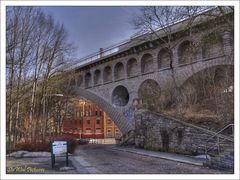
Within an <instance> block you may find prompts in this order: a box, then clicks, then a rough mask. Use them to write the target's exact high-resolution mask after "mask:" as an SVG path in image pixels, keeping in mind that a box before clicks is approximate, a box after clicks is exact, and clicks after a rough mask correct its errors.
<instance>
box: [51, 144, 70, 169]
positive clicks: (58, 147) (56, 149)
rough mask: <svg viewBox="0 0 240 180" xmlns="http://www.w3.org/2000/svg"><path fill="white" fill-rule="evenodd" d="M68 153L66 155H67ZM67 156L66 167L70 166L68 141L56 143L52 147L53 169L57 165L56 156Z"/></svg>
mask: <svg viewBox="0 0 240 180" xmlns="http://www.w3.org/2000/svg"><path fill="white" fill-rule="evenodd" d="M65 153H66V154H65ZM61 154H65V155H66V166H68V143H67V141H54V142H52V145H51V162H52V163H51V164H52V168H54V165H55V156H56V155H61Z"/></svg>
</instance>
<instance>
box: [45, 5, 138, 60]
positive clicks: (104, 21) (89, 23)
mask: <svg viewBox="0 0 240 180" xmlns="http://www.w3.org/2000/svg"><path fill="white" fill-rule="evenodd" d="M43 9H44V10H45V11H46V12H47V13H49V14H51V15H52V16H53V17H54V18H55V19H56V20H57V21H58V22H60V23H62V24H64V26H65V28H66V29H67V31H68V34H69V39H70V41H72V42H73V43H74V44H75V46H76V47H77V56H78V58H80V57H84V56H87V55H89V54H91V53H94V52H97V51H99V48H105V47H108V46H111V45H113V44H116V43H119V42H121V41H123V40H125V39H128V38H129V37H130V36H131V35H133V34H134V33H135V32H136V31H135V30H134V27H133V25H132V24H131V23H130V21H131V19H132V17H133V16H134V15H135V14H137V13H138V12H139V8H138V7H76V6H75V7H56V6H53V7H50V6H49V7H44V8H43Z"/></svg>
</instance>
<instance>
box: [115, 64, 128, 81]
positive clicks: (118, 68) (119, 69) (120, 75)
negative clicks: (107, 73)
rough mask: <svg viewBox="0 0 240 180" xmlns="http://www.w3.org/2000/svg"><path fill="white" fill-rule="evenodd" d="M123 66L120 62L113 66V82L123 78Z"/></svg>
mask: <svg viewBox="0 0 240 180" xmlns="http://www.w3.org/2000/svg"><path fill="white" fill-rule="evenodd" d="M124 75H125V73H124V65H123V63H122V62H118V63H117V64H116V65H115V66H114V80H119V79H123V78H124Z"/></svg>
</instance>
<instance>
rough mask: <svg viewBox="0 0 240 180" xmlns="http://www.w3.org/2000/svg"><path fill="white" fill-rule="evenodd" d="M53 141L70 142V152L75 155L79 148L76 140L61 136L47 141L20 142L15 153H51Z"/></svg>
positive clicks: (48, 138)
mask: <svg viewBox="0 0 240 180" xmlns="http://www.w3.org/2000/svg"><path fill="white" fill-rule="evenodd" d="M53 141H67V142H68V152H69V153H73V152H74V150H75V149H76V147H77V141H76V138H75V137H73V136H71V135H59V136H55V137H47V138H46V139H45V141H43V142H42V141H37V140H34V141H27V142H18V143H17V144H16V146H15V149H14V151H19V150H24V151H30V152H34V151H48V152H50V151H51V142H53Z"/></svg>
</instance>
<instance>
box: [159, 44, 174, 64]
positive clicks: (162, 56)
mask: <svg viewBox="0 0 240 180" xmlns="http://www.w3.org/2000/svg"><path fill="white" fill-rule="evenodd" d="M171 57H172V52H171V50H170V49H168V48H163V49H161V50H160V51H159V53H158V68H166V67H170V61H171Z"/></svg>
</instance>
